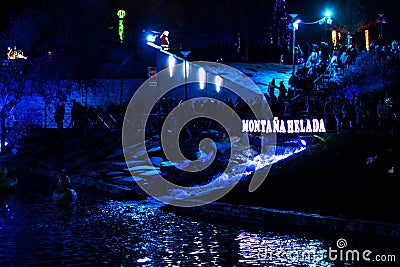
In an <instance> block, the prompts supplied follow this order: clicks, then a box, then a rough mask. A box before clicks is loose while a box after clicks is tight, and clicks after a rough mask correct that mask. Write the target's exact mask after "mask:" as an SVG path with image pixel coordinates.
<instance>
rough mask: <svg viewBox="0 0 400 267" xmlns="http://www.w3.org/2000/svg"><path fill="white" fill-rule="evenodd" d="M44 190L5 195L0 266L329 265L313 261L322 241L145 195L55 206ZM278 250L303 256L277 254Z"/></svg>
mask: <svg viewBox="0 0 400 267" xmlns="http://www.w3.org/2000/svg"><path fill="white" fill-rule="evenodd" d="M49 193H50V192H49V191H48V192H42V193H38V192H34V193H30V194H27V193H24V192H21V191H18V192H16V193H15V194H12V195H3V196H2V199H1V201H0V266H251V265H253V266H260V265H264V266H332V265H331V264H330V262H329V261H327V260H326V259H324V258H317V259H315V258H314V259H310V257H311V256H314V257H316V256H318V254H317V253H318V251H321V250H322V249H324V248H326V246H328V245H329V243H328V242H327V241H325V240H324V239H322V238H321V239H310V238H305V237H301V236H296V235H291V234H278V233H274V232H268V231H266V230H261V229H258V228H246V227H243V226H237V225H236V226H235V225H230V224H227V223H224V224H222V223H221V224H217V223H211V222H209V221H207V220H204V221H203V220H199V219H194V218H191V217H186V216H182V215H177V214H174V213H171V212H166V211H163V210H162V209H161V208H160V207H161V205H160V204H159V203H157V202H154V201H150V200H146V201H130V202H119V201H113V200H108V199H103V198H100V197H99V198H97V197H96V196H94V195H92V194H89V193H86V192H80V191H78V197H79V199H78V202H77V203H76V205H74V206H71V207H63V208H60V207H57V206H54V205H53V204H52V201H51V194H49ZM266 248H268V250H269V251H266ZM282 252H285V253H290V255H301V254H302V253H307V255H308V257H298V258H297V260H296V261H295V260H293V258H290V257H287V256H286V257H283V256H279V257H278V256H277V255H278V254H279V253H282ZM286 255H288V254H286ZM311 263H317V264H314V265H312V264H311Z"/></svg>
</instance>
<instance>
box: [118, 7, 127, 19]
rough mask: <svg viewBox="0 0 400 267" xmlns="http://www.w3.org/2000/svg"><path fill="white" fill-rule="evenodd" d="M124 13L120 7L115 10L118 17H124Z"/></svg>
mask: <svg viewBox="0 0 400 267" xmlns="http://www.w3.org/2000/svg"><path fill="white" fill-rule="evenodd" d="M125 14H126V12H125V10H122V9H120V10H118V12H117V16H118V18H120V19H123V18H124V17H125Z"/></svg>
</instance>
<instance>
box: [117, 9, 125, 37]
mask: <svg viewBox="0 0 400 267" xmlns="http://www.w3.org/2000/svg"><path fill="white" fill-rule="evenodd" d="M125 14H126V12H125V10H122V9H120V10H118V12H117V16H118V18H119V21H118V35H119V39H120V41H121V43H122V42H123V41H124V17H125Z"/></svg>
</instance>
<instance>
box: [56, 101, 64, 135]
mask: <svg viewBox="0 0 400 267" xmlns="http://www.w3.org/2000/svg"><path fill="white" fill-rule="evenodd" d="M64 116H65V104H64V103H59V104H58V105H57V107H56V112H55V113H54V121H55V122H56V124H57V128H58V129H62V128H63V127H64Z"/></svg>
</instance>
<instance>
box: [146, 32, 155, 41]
mask: <svg viewBox="0 0 400 267" xmlns="http://www.w3.org/2000/svg"><path fill="white" fill-rule="evenodd" d="M156 38H157V36H156V35H154V34H149V35H147V38H146V40H147V42H151V43H154V42H155V41H156Z"/></svg>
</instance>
